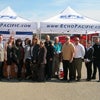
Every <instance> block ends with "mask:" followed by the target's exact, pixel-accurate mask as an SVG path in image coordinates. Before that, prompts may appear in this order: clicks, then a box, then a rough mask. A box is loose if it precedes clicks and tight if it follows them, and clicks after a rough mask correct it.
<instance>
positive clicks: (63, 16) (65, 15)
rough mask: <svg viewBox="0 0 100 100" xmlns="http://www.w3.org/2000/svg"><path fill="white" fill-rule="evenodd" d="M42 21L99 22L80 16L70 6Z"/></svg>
mask: <svg viewBox="0 0 100 100" xmlns="http://www.w3.org/2000/svg"><path fill="white" fill-rule="evenodd" d="M43 22H49V23H80V24H84V23H85V24H86V23H87V24H89V23H90V24H93V23H94V24H98V23H99V24H100V22H98V21H95V20H92V19H90V18H88V17H85V16H82V15H80V14H79V13H77V12H76V11H74V10H73V9H72V8H71V7H67V8H66V9H65V10H63V11H62V12H61V13H60V14H58V15H56V16H54V17H51V18H50V19H47V20H45V21H43Z"/></svg>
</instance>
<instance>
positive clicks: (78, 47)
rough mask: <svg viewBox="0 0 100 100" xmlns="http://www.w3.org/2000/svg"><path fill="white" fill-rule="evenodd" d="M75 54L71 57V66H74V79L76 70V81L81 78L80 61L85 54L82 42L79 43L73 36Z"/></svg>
mask: <svg viewBox="0 0 100 100" xmlns="http://www.w3.org/2000/svg"><path fill="white" fill-rule="evenodd" d="M74 46H75V54H74V59H73V64H72V65H73V67H74V78H75V79H76V72H77V81H80V79H81V69H82V61H83V58H84V55H85V48H84V46H83V45H82V44H80V43H79V38H78V37H76V38H75V43H74Z"/></svg>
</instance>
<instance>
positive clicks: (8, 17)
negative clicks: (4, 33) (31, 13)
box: [0, 7, 30, 22]
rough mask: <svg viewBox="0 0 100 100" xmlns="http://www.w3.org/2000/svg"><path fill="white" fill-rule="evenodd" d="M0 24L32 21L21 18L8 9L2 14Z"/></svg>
mask: <svg viewBox="0 0 100 100" xmlns="http://www.w3.org/2000/svg"><path fill="white" fill-rule="evenodd" d="M0 22H30V21H29V20H26V19H23V18H21V17H19V16H18V15H17V14H16V13H15V12H14V11H13V10H12V9H11V8H10V7H7V8H5V9H3V10H2V11H1V12H0Z"/></svg>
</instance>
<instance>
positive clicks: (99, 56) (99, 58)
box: [92, 37, 100, 82]
mask: <svg viewBox="0 0 100 100" xmlns="http://www.w3.org/2000/svg"><path fill="white" fill-rule="evenodd" d="M93 48H94V53H93V64H94V69H95V72H94V73H93V77H92V79H96V67H97V68H98V71H99V82H100V40H99V37H97V38H95V44H94V45H93Z"/></svg>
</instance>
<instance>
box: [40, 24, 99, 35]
mask: <svg viewBox="0 0 100 100" xmlns="http://www.w3.org/2000/svg"><path fill="white" fill-rule="evenodd" d="M40 31H41V33H57V34H59V33H60V34H61V33H71V34H86V32H89V31H94V32H96V31H100V24H66V23H64V24H60V23H45V22H41V23H40Z"/></svg>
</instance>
